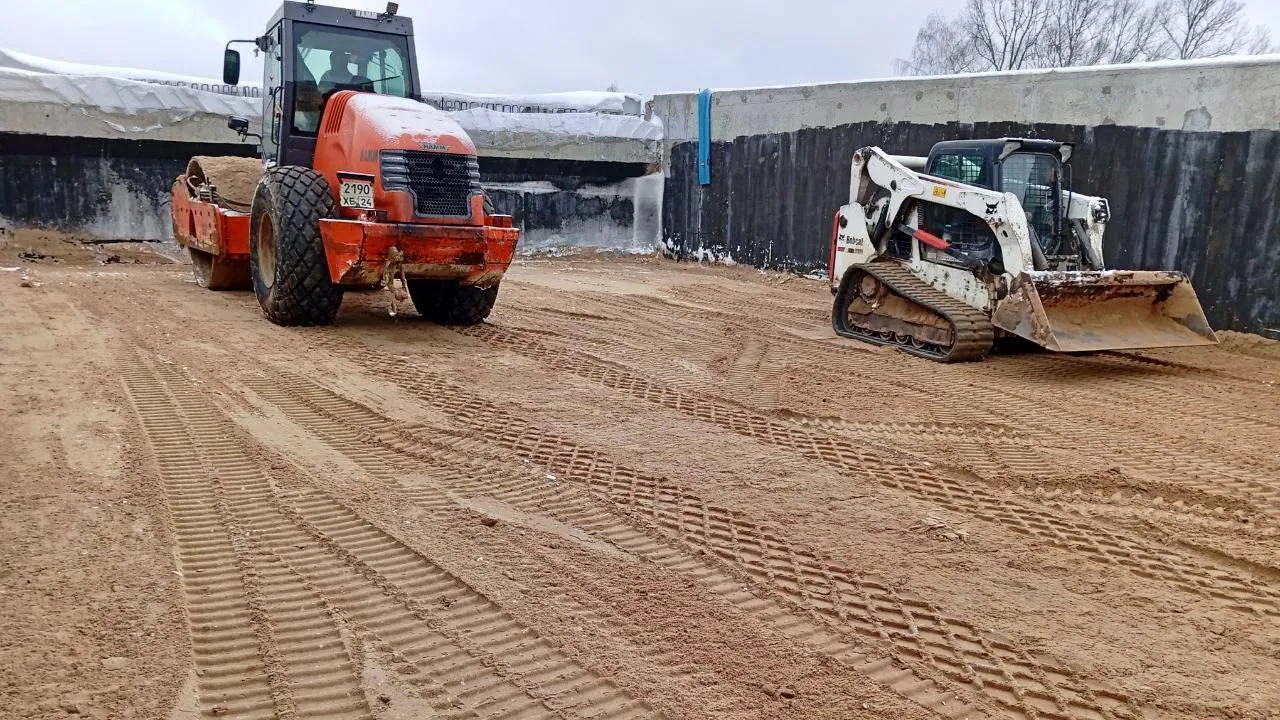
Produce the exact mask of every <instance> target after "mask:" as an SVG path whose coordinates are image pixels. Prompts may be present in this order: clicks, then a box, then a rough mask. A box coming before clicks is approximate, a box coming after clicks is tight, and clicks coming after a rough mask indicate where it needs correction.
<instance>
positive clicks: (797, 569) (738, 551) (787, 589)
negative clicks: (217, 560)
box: [290, 336, 1142, 720]
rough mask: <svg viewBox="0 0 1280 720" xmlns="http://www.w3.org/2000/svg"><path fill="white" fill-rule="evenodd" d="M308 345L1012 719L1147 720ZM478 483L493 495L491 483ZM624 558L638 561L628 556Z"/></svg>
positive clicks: (552, 446) (421, 372) (758, 536)
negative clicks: (920, 666)
mask: <svg viewBox="0 0 1280 720" xmlns="http://www.w3.org/2000/svg"><path fill="white" fill-rule="evenodd" d="M311 342H312V344H313V346H317V347H323V348H326V349H328V350H330V351H331V352H333V353H334V354H336V355H339V356H342V357H346V358H348V359H349V360H351V361H353V362H355V363H356V364H358V365H361V366H362V367H365V368H367V369H368V370H369V371H371V372H377V373H378V374H379V376H380V377H383V378H385V379H387V380H390V381H391V382H393V383H395V384H396V385H398V386H400V387H401V388H403V389H404V390H406V391H407V392H409V393H410V394H412V395H414V396H415V397H418V398H419V399H420V400H422V401H423V402H424V403H426V404H428V405H429V406H431V407H433V408H435V409H437V410H440V411H442V412H444V413H446V414H447V415H449V416H450V417H451V418H452V419H453V420H454V421H455V422H456V423H457V424H458V425H459V426H460V427H461V428H463V429H465V430H466V431H468V432H471V433H475V434H476V435H479V436H481V437H483V438H485V440H486V441H487V442H491V443H493V444H495V445H497V446H498V447H500V448H503V449H505V450H507V451H509V452H511V453H514V454H515V455H516V456H518V457H521V458H524V459H528V460H531V461H533V462H535V463H537V464H538V465H539V466H541V467H543V468H545V469H546V470H547V471H548V472H549V473H551V474H553V475H556V476H557V477H561V478H564V479H565V480H568V481H571V482H575V483H578V484H580V485H582V486H584V487H585V488H586V489H588V490H589V491H590V492H591V493H592V495H593V496H594V497H597V498H600V499H602V500H604V501H607V502H608V503H610V504H612V505H614V506H617V507H618V508H620V509H622V510H623V511H625V512H627V513H629V514H631V515H633V516H636V517H640V518H644V519H648V520H649V521H651V522H653V523H655V524H656V525H657V526H658V527H660V528H661V529H662V530H663V532H664V533H665V534H667V535H669V536H670V537H673V538H674V539H676V540H678V541H679V542H681V543H684V544H687V545H690V546H692V547H695V548H702V549H704V550H705V551H706V552H707V553H708V557H710V558H714V559H715V560H717V561H719V562H722V563H725V564H726V565H728V566H730V567H732V568H735V569H737V570H738V572H739V573H740V576H742V577H745V578H748V579H749V582H750V583H752V584H753V585H755V586H757V587H760V588H762V589H763V590H765V591H766V592H769V591H772V593H773V594H774V595H775V597H778V598H780V599H781V600H782V601H783V602H785V603H786V604H788V605H790V606H791V607H792V608H794V609H795V610H799V611H800V614H801V615H808V616H809V617H811V618H813V619H815V620H819V621H821V622H822V623H824V624H826V625H827V626H828V627H832V628H837V629H839V630H842V631H845V632H849V633H852V634H853V635H854V636H856V637H862V638H866V639H868V640H871V641H873V642H875V643H877V644H879V645H880V646H881V647H884V648H886V649H887V650H889V651H890V652H893V653H897V654H899V655H901V656H902V657H904V658H908V659H911V660H914V661H917V662H920V663H923V664H924V665H925V666H926V667H927V668H928V669H930V670H932V671H933V672H937V673H940V674H941V675H942V676H944V677H946V678H947V679H949V680H951V681H953V682H955V683H957V684H959V685H961V686H964V687H967V688H968V689H969V690H971V691H972V692H975V693H977V694H979V695H981V696H983V697H985V698H986V699H988V700H990V701H991V702H993V703H995V704H996V705H998V706H999V707H1001V708H1002V709H1004V710H1006V711H1008V712H1011V713H1013V714H1015V715H1017V716H1019V717H1024V718H1045V719H1046V720H1048V719H1052V720H1068V719H1083V718H1089V719H1091V720H1097V719H1098V718H1132V717H1141V716H1142V713H1141V711H1140V710H1139V709H1138V708H1137V706H1136V705H1135V704H1134V703H1133V701H1132V700H1131V699H1129V698H1128V697H1127V696H1125V695H1124V694H1123V693H1121V692H1120V691H1118V690H1116V689H1114V688H1110V687H1108V686H1106V685H1105V684H1103V683H1101V682H1098V681H1095V680H1091V679H1088V678H1084V677H1082V676H1081V675H1080V674H1079V673H1078V672H1077V671H1076V670H1074V669H1073V668H1070V667H1069V666H1067V665H1065V664H1063V663H1061V662H1060V661H1057V660H1055V659H1052V658H1049V657H1047V656H1042V655H1038V654H1036V655H1033V654H1032V653H1030V652H1027V651H1026V650H1024V649H1022V648H1021V647H1020V646H1019V645H1018V643H1017V642H1016V641H1013V640H1011V639H1009V638H1006V637H1003V636H1001V635H998V634H995V633H992V632H988V631H984V630H982V629H980V628H978V627H977V626H975V625H972V624H970V623H968V622H966V621H964V620H961V619H958V618H954V617H952V616H950V615H949V614H947V613H946V612H944V611H943V610H942V609H940V608H938V607H937V606H935V605H933V604H932V603H930V602H929V601H927V600H925V599H923V598H919V597H916V596H914V595H911V594H909V593H906V592H902V591H899V590H897V589H896V588H894V587H892V586H890V585H888V584H886V583H883V582H880V581H879V580H877V579H875V578H870V577H865V576H862V575H860V574H858V573H857V572H855V571H853V570H851V569H849V568H844V567H841V566H839V565H838V564H836V563H834V562H832V561H831V560H829V559H828V558H826V557H824V556H823V555H822V554H821V553H820V552H818V551H816V550H813V549H810V548H807V547H805V546H802V545H798V544H795V543H793V542H791V541H789V540H788V539H786V538H785V537H782V536H780V535H778V534H776V532H775V531H773V530H771V529H769V528H768V527H765V526H762V525H760V524H758V523H756V522H754V521H752V520H750V519H748V518H746V517H744V516H742V515H740V514H738V513H735V512H733V511H732V510H729V509H726V508H722V507H718V506H715V505H711V504H708V503H706V502H705V501H704V500H702V499H701V498H700V497H698V496H697V495H695V494H694V493H692V492H691V491H689V490H688V489H686V488H684V487H682V486H680V485H678V484H676V483H673V482H671V481H669V480H667V479H665V478H659V477H655V476H650V475H646V474H644V473H641V472H638V471H636V470H633V469H630V468H627V467H625V466H621V465H618V464H616V463H615V462H613V461H612V460H610V459H609V458H608V457H607V456H605V455H604V454H602V453H599V452H596V451H593V450H590V449H588V448H584V447H582V446H579V445H576V444H574V443H573V442H571V441H569V440H567V439H565V438H563V437H560V436H557V435H555V434H554V433H550V432H545V431H542V430H540V429H538V428H536V427H534V426H532V425H530V424H529V423H528V422H526V421H524V420H523V419H521V418H519V417H518V416H516V415H514V414H512V413H511V412H509V411H507V410H505V409H503V408H500V407H498V406H497V405H495V404H494V403H492V402H490V401H488V400H487V399H485V398H483V397H481V396H478V395H475V394H473V393H471V392H469V391H467V390H465V389H463V388H460V387H458V386H456V385H453V384H452V383H451V382H449V381H448V380H447V379H445V378H443V377H441V376H440V375H439V374H438V373H437V372H436V371H435V370H434V369H433V368H432V367H431V366H430V365H428V364H425V363H417V362H414V361H412V360H409V359H407V358H403V357H398V356H387V355H373V354H370V353H369V352H368V350H367V348H365V347H363V346H354V347H352V346H346V345H345V344H343V343H342V342H340V341H338V340H337V339H335V338H333V337H325V336H316V337H313V338H311ZM312 387H313V389H311V390H308V389H306V388H304V387H301V386H293V387H291V389H290V393H291V394H295V395H305V394H307V393H314V392H318V393H320V394H322V395H323V394H326V393H328V391H325V390H316V389H314V386H312ZM341 402H342V403H344V404H345V405H347V406H350V405H352V404H353V403H352V402H351V401H347V400H342V401H341ZM345 412H347V413H350V411H345ZM348 419H349V418H348ZM435 434H437V435H438V433H435ZM432 435H433V433H427V432H424V433H421V434H419V433H415V432H414V431H413V430H402V429H397V430H395V431H394V436H398V439H395V437H393V438H392V439H391V440H389V441H387V442H390V443H391V444H393V445H394V446H395V447H397V448H399V449H400V450H401V451H403V452H406V453H413V452H414V448H417V447H419V446H421V445H423V444H430V442H431V437H432ZM480 482H481V483H482V484H483V483H491V482H492V479H491V478H485V479H484V480H482V481H480ZM577 522H582V521H581V519H579V520H578V521H577ZM619 546H620V547H623V548H624V549H627V550H628V551H631V552H636V551H635V550H634V549H633V547H631V546H629V545H627V544H619ZM668 552H671V553H675V552H677V551H674V550H668ZM659 564H663V563H662V562H660V561H659ZM697 564H698V561H697V560H692V559H684V558H681V559H680V560H678V561H677V563H676V564H674V565H664V566H666V567H671V568H672V569H676V570H680V571H696V569H697ZM733 589H739V590H740V589H741V584H740V583H733V584H731V585H725V586H724V587H723V588H722V589H721V592H731V591H732V590H733ZM744 601H745V603H750V600H747V599H745V598H744ZM748 606H749V605H748ZM786 622H788V623H791V624H792V625H793V626H794V625H795V624H796V622H797V620H796V619H795V618H788V619H787V620H786ZM808 632H810V631H809V630H808V628H802V629H801V634H804V633H808ZM887 660H888V659H886V661H887ZM887 668H888V666H887V665H886V666H884V667H883V668H882V669H887Z"/></svg>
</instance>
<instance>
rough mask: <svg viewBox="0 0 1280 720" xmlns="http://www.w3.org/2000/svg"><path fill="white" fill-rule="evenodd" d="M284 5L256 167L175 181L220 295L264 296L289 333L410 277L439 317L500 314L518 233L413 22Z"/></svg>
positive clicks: (412, 290)
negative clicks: (450, 106)
mask: <svg viewBox="0 0 1280 720" xmlns="http://www.w3.org/2000/svg"><path fill="white" fill-rule="evenodd" d="M396 9H397V8H396V7H395V4H394V3H389V4H388V7H387V11H386V12H383V13H373V12H365V11H356V10H347V9H341V8H330V7H324V6H320V5H314V4H312V3H306V2H285V3H284V4H283V6H282V7H281V8H280V10H279V12H277V13H276V15H275V16H274V17H273V18H272V20H271V21H270V22H269V23H268V26H267V32H266V33H265V34H263V35H262V36H260V37H257V38H254V39H253V40H244V41H239V40H233V41H231V42H230V43H228V48H227V51H226V54H225V56H224V63H223V80H224V81H225V82H226V83H227V84H232V85H234V84H237V83H238V82H239V79H240V78H239V74H240V59H241V56H240V53H239V52H238V51H237V50H235V49H232V47H231V46H232V45H235V44H237V43H247V44H251V45H252V46H253V48H254V52H255V54H259V55H261V56H262V57H263V58H264V63H263V64H264V70H263V90H262V126H261V127H262V130H261V133H260V134H259V133H253V132H250V129H251V124H250V122H249V121H248V120H247V119H245V118H231V119H230V121H229V123H228V125H229V127H230V128H231V129H233V130H235V131H237V132H239V133H240V135H241V137H242V138H254V139H255V140H256V141H257V142H258V149H259V157H258V158H207V157H197V158H193V159H192V160H191V162H190V163H189V165H188V168H187V171H186V172H185V173H184V174H183V175H181V176H179V178H178V179H177V182H175V184H174V187H173V221H174V236H175V238H176V239H177V241H178V243H179V244H181V245H183V246H184V247H187V248H188V249H189V250H190V251H191V255H192V262H193V266H194V269H195V274H196V277H197V280H198V281H199V282H200V284H201V285H203V286H205V287H208V288H210V289H215V290H220V289H239V288H246V289H247V288H248V287H252V288H253V290H254V291H255V293H256V295H257V297H258V300H259V303H260V304H261V305H262V308H263V310H264V312H265V313H266V314H267V316H268V317H269V318H270V319H271V320H272V321H273V322H276V323H278V324H282V325H300V324H307V325H310V324H326V323H329V322H332V321H333V319H334V318H335V317H336V315H337V311H338V307H339V305H340V304H341V300H342V295H343V293H344V292H345V291H346V290H354V289H371V288H378V287H382V286H385V285H393V284H394V279H395V278H396V277H399V278H402V280H403V282H404V284H405V286H406V287H407V289H408V292H409V295H410V296H411V298H412V300H413V303H414V305H415V306H416V307H417V308H418V311H419V313H420V314H422V315H423V316H424V317H427V318H429V319H432V320H435V321H438V322H443V323H449V324H473V323H478V322H480V321H481V320H483V319H484V317H486V316H487V315H488V314H489V311H490V310H491V309H492V306H493V303H494V300H495V299H496V297H497V289H498V284H499V282H500V281H501V279H502V276H503V274H504V273H505V272H506V270H507V268H508V267H509V265H510V263H511V259H512V256H513V255H514V253H515V246H516V243H517V241H518V239H519V231H518V230H516V229H515V228H514V227H512V221H511V217H510V216H506V215H498V214H495V213H493V212H492V209H491V207H490V206H489V205H488V203H487V202H486V198H485V194H484V191H483V189H482V188H481V186H480V169H479V164H478V160H477V157H476V148H475V145H474V144H473V143H472V142H471V139H470V138H469V137H468V136H467V133H466V132H465V131H464V130H463V129H462V128H461V127H460V126H459V125H458V124H457V123H456V122H455V121H454V120H453V119H452V117H451V116H449V114H447V113H445V112H442V111H440V110H438V109H436V108H433V107H431V106H430V105H427V104H426V103H424V102H422V101H421V100H420V99H419V98H420V97H421V89H420V85H419V77H418V73H417V63H416V61H415V54H414V44H413V23H412V21H411V20H410V19H409V18H405V17H400V16H398V15H397V13H396Z"/></svg>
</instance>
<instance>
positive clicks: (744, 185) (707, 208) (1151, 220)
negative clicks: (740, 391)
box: [653, 56, 1280, 332]
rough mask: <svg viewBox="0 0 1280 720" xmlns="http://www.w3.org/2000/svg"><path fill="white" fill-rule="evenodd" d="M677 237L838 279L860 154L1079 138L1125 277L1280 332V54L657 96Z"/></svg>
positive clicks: (1088, 182)
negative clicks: (1175, 285) (838, 246)
mask: <svg viewBox="0 0 1280 720" xmlns="http://www.w3.org/2000/svg"><path fill="white" fill-rule="evenodd" d="M653 107H654V112H655V114H656V115H658V116H659V117H661V118H662V119H663V121H664V123H665V125H666V131H667V137H666V139H665V151H664V155H665V159H664V169H665V174H666V187H665V190H664V207H663V241H664V244H665V246H666V247H667V248H668V250H669V252H671V253H672V254H674V255H676V256H681V257H694V256H697V257H706V256H708V255H710V256H713V257H732V258H733V259H734V260H736V261H739V262H748V263H751V264H754V265H758V266H767V267H774V268H795V269H800V270H823V271H825V268H826V263H827V258H828V243H829V239H830V232H831V228H830V223H831V216H832V213H833V212H834V211H835V209H836V208H837V207H839V206H840V205H841V204H843V203H845V202H847V200H848V197H847V196H848V183H849V161H850V159H851V157H852V154H853V152H854V151H855V150H857V149H858V148H859V147H862V146H865V145H879V146H881V147H883V148H885V149H887V150H889V151H890V152H893V153H901V154H917V155H923V154H926V153H927V152H928V150H929V148H930V147H931V146H932V145H933V143H935V142H937V141H939V140H946V139H959V138H974V137H1001V136H1025V137H1052V138H1055V139H1059V140H1064V141H1073V142H1075V143H1077V147H1076V155H1075V158H1074V160H1073V165H1074V166H1075V177H1074V182H1075V187H1077V188H1078V189H1080V190H1081V191H1082V192H1088V193H1090V194H1097V195H1103V196H1106V197H1108V198H1109V199H1110V201H1111V205H1112V211H1113V215H1114V218H1115V219H1114V220H1113V222H1112V224H1111V226H1110V228H1109V229H1108V233H1107V240H1106V256H1107V258H1106V259H1107V262H1108V263H1109V264H1110V265H1111V266H1112V267H1130V268H1153V269H1154V268H1173V269H1179V270H1183V271H1184V272H1187V273H1188V274H1189V275H1190V276H1191V278H1192V281H1193V282H1194V284H1195V286H1196V289H1197V291H1198V292H1199V294H1200V297H1201V299H1202V302H1203V303H1204V305H1205V310H1206V312H1207V314H1208V316H1209V319H1210V321H1211V322H1212V323H1213V324H1214V325H1215V327H1219V328H1231V329H1237V330H1251V331H1256V332H1265V331H1269V330H1275V331H1277V332H1280V280H1277V278H1280V209H1278V208H1280V57H1276V56H1269V57H1264V58H1249V59H1244V60H1237V59H1228V60H1217V61H1211V62H1200V63H1177V64H1170V63H1159V64H1151V65H1145V66H1132V67H1108V68H1097V69H1082V70H1074V69H1073V70H1068V71H1039V72H1032V73H993V74H986V75H980V76H972V77H953V78H924V79H904V80H891V81H876V82H866V83H845V84H833V85H821V86H815V87H806V88H762V89H756V90H730V91H717V92H715V93H713V94H712V111H711V130H712V132H711V137H710V154H711V184H710V185H707V186H701V185H699V183H698V176H697V139H698V138H697V122H696V119H697V96H696V95H694V94H687V93H686V94H677V95H665V96H658V97H656V98H654V100H653Z"/></svg>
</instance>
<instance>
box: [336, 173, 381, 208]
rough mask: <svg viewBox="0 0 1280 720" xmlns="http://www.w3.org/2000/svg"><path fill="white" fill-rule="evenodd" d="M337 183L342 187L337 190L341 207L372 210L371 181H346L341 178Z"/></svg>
mask: <svg viewBox="0 0 1280 720" xmlns="http://www.w3.org/2000/svg"><path fill="white" fill-rule="evenodd" d="M339 183H340V184H341V186H342V187H341V188H339V190H338V198H339V201H340V202H341V203H342V207H349V208H358V209H360V210H372V209H373V181H372V180H348V179H346V178H342V179H340V180H339Z"/></svg>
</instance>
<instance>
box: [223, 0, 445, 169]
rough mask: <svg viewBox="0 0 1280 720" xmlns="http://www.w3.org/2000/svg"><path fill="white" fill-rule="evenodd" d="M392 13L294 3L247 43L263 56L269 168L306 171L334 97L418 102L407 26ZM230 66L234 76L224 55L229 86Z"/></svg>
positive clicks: (264, 148) (265, 144)
mask: <svg viewBox="0 0 1280 720" xmlns="http://www.w3.org/2000/svg"><path fill="white" fill-rule="evenodd" d="M397 10H398V8H397V6H396V4H395V3H388V4H387V10H386V12H382V13H378V12H369V11H364V10H348V9H346V8H334V7H326V6H323V5H316V4H314V3H311V2H293V1H292V0H289V1H286V2H285V3H284V4H283V5H281V7H280V9H279V11H277V12H276V14H275V15H274V16H273V17H272V18H271V20H270V22H268V23H267V31H266V33H264V34H263V35H262V36H261V37H258V38H256V39H254V40H253V41H251V42H252V43H253V44H254V45H255V47H256V49H257V51H258V52H261V53H262V55H263V57H264V62H263V81H262V155H263V157H264V158H265V159H266V160H267V161H268V162H273V163H276V164H280V165H301V166H304V167H311V166H312V163H313V159H314V157H315V151H316V134H317V132H318V131H319V128H320V119H321V118H322V117H323V116H324V109H325V106H326V104H327V103H328V100H329V98H330V97H332V95H333V94H334V93H336V92H338V91H339V90H355V91H358V92H371V93H378V94H382V95H392V96H396V97H405V98H416V97H421V95H422V91H421V87H420V85H419V78H418V68H417V62H416V57H417V55H416V51H415V48H414V42H413V21H412V20H410V19H409V18H406V17H400V16H398V15H397V14H396V13H397ZM232 42H238V41H232ZM228 46H230V43H228ZM233 58H234V59H233ZM233 64H234V66H235V70H236V75H238V67H239V57H238V54H236V51H234V50H230V49H228V51H227V58H226V62H224V80H226V81H228V83H229V84H235V82H236V81H237V80H238V78H237V77H231V76H229V73H230V70H231V69H232V68H231V65H233Z"/></svg>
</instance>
